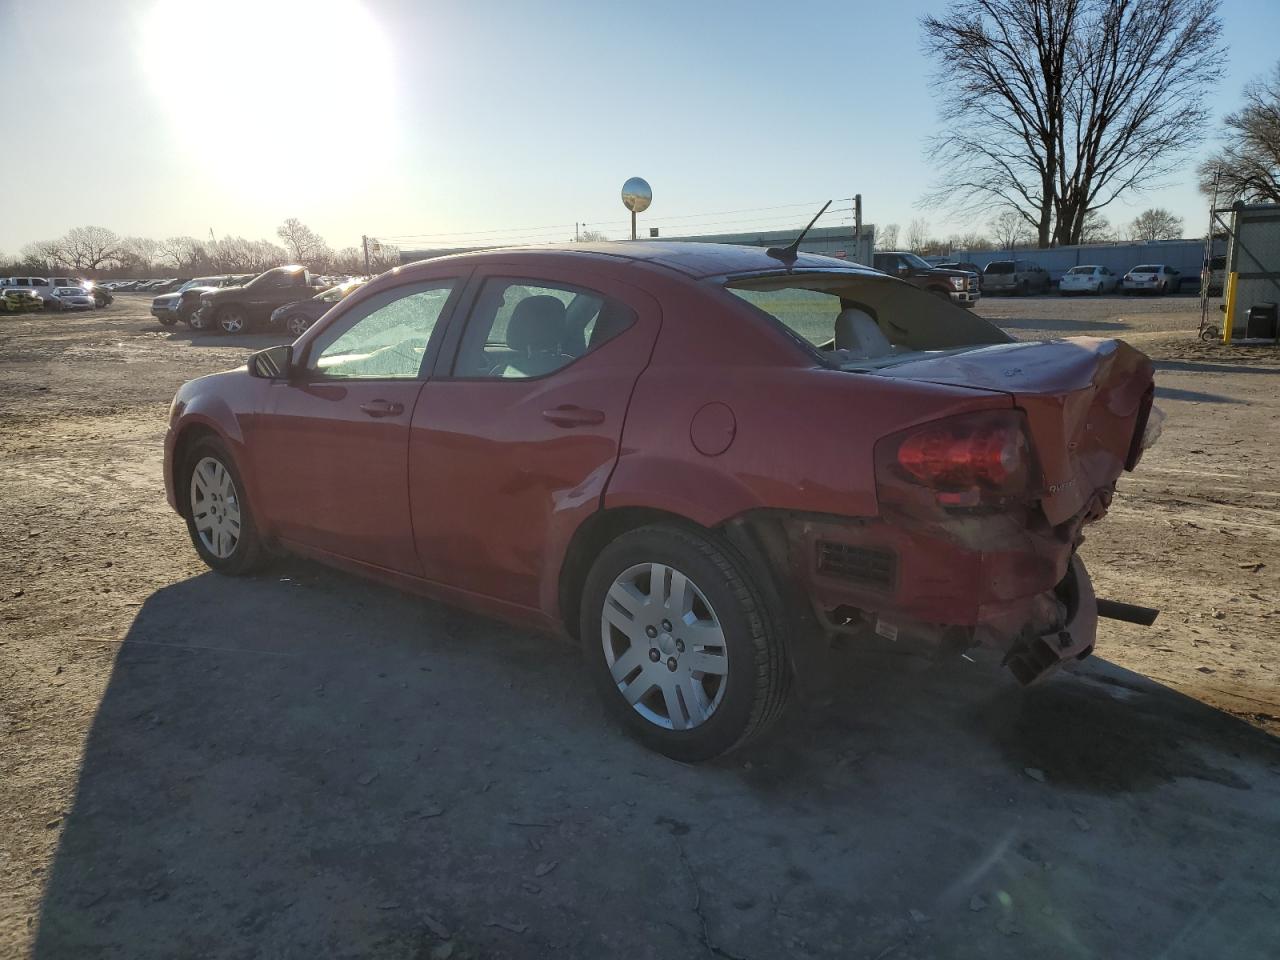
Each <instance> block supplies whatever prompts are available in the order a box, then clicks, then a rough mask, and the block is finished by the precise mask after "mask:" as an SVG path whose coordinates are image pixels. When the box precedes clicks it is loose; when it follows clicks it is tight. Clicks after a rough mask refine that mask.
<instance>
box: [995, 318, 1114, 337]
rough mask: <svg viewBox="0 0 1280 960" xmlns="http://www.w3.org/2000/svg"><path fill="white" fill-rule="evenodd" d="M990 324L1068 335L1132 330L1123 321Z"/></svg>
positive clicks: (1028, 320) (1040, 320)
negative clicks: (1097, 331)
mask: <svg viewBox="0 0 1280 960" xmlns="http://www.w3.org/2000/svg"><path fill="white" fill-rule="evenodd" d="M992 322H993V323H995V324H996V325H997V326H1000V327H1005V328H1009V329H1012V330H1036V331H1046V332H1057V333H1068V334H1074V333H1082V332H1086V331H1090V330H1103V331H1108V332H1110V333H1111V334H1114V333H1115V332H1116V331H1120V330H1132V329H1133V325H1132V324H1130V323H1127V322H1126V321H1124V320H1066V319H1054V320H1046V319H1045V318H1043V317H1039V318H1028V317H997V318H994V319H993V320H992Z"/></svg>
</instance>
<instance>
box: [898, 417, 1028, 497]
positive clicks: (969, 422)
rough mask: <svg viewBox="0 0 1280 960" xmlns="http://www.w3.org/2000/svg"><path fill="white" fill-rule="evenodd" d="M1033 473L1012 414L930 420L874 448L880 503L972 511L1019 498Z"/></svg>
mask: <svg viewBox="0 0 1280 960" xmlns="http://www.w3.org/2000/svg"><path fill="white" fill-rule="evenodd" d="M1034 467H1035V463H1034V456H1033V453H1032V449H1031V442H1030V440H1029V439H1028V437H1027V430H1026V423H1025V420H1024V418H1023V415H1022V414H1021V413H1020V412H1019V411H1017V410H993V411H983V412H980V413H972V414H962V415H961V416H958V417H948V418H946V419H944V420H935V421H933V422H932V423H926V424H922V425H921V426H918V427H913V428H912V429H910V430H906V431H904V432H902V433H898V434H894V435H893V436H889V437H885V438H884V439H883V440H881V441H880V442H879V443H878V444H876V480H877V486H878V487H879V489H880V496H881V499H882V500H886V499H887V500H888V501H890V502H893V501H899V502H903V501H906V502H920V501H922V500H925V499H928V500H932V501H933V502H934V503H938V504H941V505H943V506H949V507H976V506H980V505H982V504H991V503H999V502H1003V501H1005V500H1006V499H1008V498H1025V497H1026V496H1027V495H1028V494H1029V493H1030V489H1031V485H1032V476H1033V473H1034ZM912 488H915V489H912ZM922 494H924V496H922Z"/></svg>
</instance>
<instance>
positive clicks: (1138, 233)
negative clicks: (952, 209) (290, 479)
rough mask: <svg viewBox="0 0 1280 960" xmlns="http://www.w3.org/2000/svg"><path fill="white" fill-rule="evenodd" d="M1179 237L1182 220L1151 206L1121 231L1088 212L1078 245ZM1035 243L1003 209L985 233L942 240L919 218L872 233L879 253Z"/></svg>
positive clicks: (1015, 215) (932, 252)
mask: <svg viewBox="0 0 1280 960" xmlns="http://www.w3.org/2000/svg"><path fill="white" fill-rule="evenodd" d="M1181 236H1182V218H1181V217H1178V216H1174V215H1173V214H1172V213H1170V212H1169V211H1168V210H1166V209H1164V208H1163V207H1152V208H1150V209H1149V210H1144V211H1143V212H1142V213H1140V214H1138V216H1137V217H1135V218H1134V219H1133V220H1132V221H1131V222H1130V223H1129V224H1128V226H1127V227H1126V228H1125V229H1124V230H1121V231H1117V230H1114V229H1112V227H1111V223H1110V222H1109V221H1108V220H1107V218H1106V217H1104V216H1102V215H1101V214H1099V213H1097V212H1096V211H1095V212H1091V213H1090V214H1089V216H1087V217H1086V218H1085V223H1084V228H1083V230H1082V231H1081V239H1080V242H1081V243H1115V242H1118V241H1120V240H1122V239H1123V240H1131V241H1144V240H1177V239H1179V238H1180V237H1181ZM1035 241H1036V235H1035V233H1034V232H1033V231H1032V230H1031V225H1030V224H1028V223H1027V221H1026V218H1025V217H1023V216H1022V215H1021V214H1019V213H1018V212H1017V211H1015V210H1005V211H1003V212H1001V213H999V214H997V215H996V216H995V217H993V218H992V220H991V222H990V223H989V224H988V226H987V232H985V233H983V232H979V231H968V232H966V233H953V234H950V235H949V236H947V237H946V238H945V239H944V238H941V237H936V236H934V235H932V234H931V233H930V230H929V223H928V221H926V220H925V219H924V218H923V217H917V218H915V219H914V220H912V221H911V222H910V223H909V224H908V225H907V230H906V233H905V234H904V233H902V230H901V228H900V227H899V226H898V224H896V223H890V224H886V225H885V226H883V227H881V228H879V229H878V230H877V232H876V246H877V247H879V248H880V249H881V250H899V249H902V250H910V251H912V252H913V253H918V254H921V255H922V256H932V255H935V254H938V255H943V254H949V253H951V252H952V251H953V250H969V251H979V250H1016V249H1019V248H1021V247H1031V246H1034V245H1035ZM900 243H901V246H899V244H900Z"/></svg>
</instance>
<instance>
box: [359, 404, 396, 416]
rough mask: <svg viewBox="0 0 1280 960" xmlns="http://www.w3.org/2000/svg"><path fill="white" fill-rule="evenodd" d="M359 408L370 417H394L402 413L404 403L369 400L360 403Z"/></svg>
mask: <svg viewBox="0 0 1280 960" xmlns="http://www.w3.org/2000/svg"><path fill="white" fill-rule="evenodd" d="M360 409H361V410H363V411H364V412H365V413H367V414H368V415H369V416H371V417H394V416H396V415H397V414H401V413H404V404H403V403H392V402H391V401H390V400H370V401H369V402H368V403H362V404H360Z"/></svg>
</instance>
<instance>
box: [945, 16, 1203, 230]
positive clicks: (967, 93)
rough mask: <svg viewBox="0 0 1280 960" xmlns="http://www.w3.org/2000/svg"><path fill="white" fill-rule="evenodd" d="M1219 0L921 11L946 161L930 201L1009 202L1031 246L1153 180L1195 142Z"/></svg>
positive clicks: (968, 205)
mask: <svg viewBox="0 0 1280 960" xmlns="http://www.w3.org/2000/svg"><path fill="white" fill-rule="evenodd" d="M1218 5H1219V0H956V2H954V3H953V4H952V5H951V7H950V8H949V10H948V12H947V13H946V14H944V15H943V16H941V17H925V18H924V19H923V20H922V27H923V29H924V41H923V42H924V48H925V51H926V53H928V54H929V55H930V56H932V57H933V58H934V60H935V62H936V63H937V66H938V89H940V90H941V91H942V93H941V95H940V115H941V120H942V123H943V131H942V132H941V133H940V134H938V135H937V136H936V137H934V139H933V140H932V142H931V146H930V151H929V152H930V156H931V157H932V158H933V159H934V160H935V161H936V162H938V163H939V164H940V165H942V166H944V167H945V169H946V171H947V179H946V182H945V184H944V185H943V186H942V187H941V188H940V189H938V190H936V191H934V193H933V194H932V195H931V197H930V200H931V201H932V202H934V203H945V204H948V205H951V206H952V207H954V208H956V209H959V210H962V211H973V210H976V209H979V208H981V207H982V206H984V205H988V204H990V203H991V202H992V201H995V202H996V203H998V204H1000V205H1001V206H1005V207H1008V208H1009V209H1012V210H1015V211H1017V212H1018V213H1019V214H1020V215H1021V216H1022V217H1023V219H1024V220H1025V221H1026V222H1027V224H1028V225H1030V226H1031V227H1032V228H1033V230H1034V231H1035V234H1036V237H1037V239H1038V242H1039V244H1040V246H1042V247H1048V246H1050V245H1052V244H1055V243H1078V242H1079V240H1080V237H1081V234H1082V233H1083V230H1084V220H1085V216H1086V215H1087V214H1088V212H1089V211H1090V210H1098V209H1101V208H1102V207H1105V206H1107V204H1109V203H1111V202H1112V201H1113V200H1114V199H1115V198H1116V197H1118V196H1120V195H1122V194H1124V193H1125V192H1126V191H1129V190H1141V189H1144V188H1147V187H1150V186H1152V185H1154V183H1156V182H1157V181H1158V180H1159V179H1160V178H1161V177H1163V176H1165V175H1166V174H1168V173H1169V172H1170V171H1171V170H1172V169H1173V168H1174V166H1175V165H1176V163H1177V162H1178V159H1179V155H1180V154H1182V153H1183V152H1184V151H1185V150H1186V149H1188V148H1190V147H1192V146H1194V145H1196V144H1197V143H1198V142H1199V139H1200V135H1201V131H1202V129H1203V126H1204V123H1205V117H1206V113H1205V110H1204V97H1205V93H1206V90H1207V89H1208V87H1209V86H1210V85H1211V83H1212V82H1213V81H1215V80H1217V79H1218V77H1219V76H1221V73H1222V68H1221V67H1220V66H1219V60H1220V56H1221V48H1220V45H1219V44H1220V39H1221V35H1222V25H1221V22H1220V21H1219V19H1218V16H1217V13H1218Z"/></svg>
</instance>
